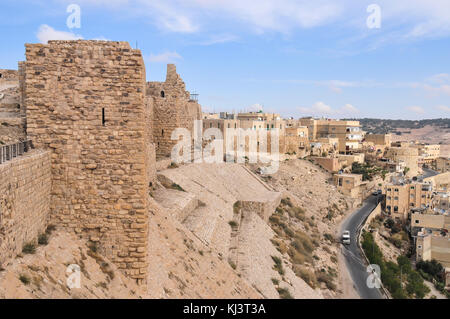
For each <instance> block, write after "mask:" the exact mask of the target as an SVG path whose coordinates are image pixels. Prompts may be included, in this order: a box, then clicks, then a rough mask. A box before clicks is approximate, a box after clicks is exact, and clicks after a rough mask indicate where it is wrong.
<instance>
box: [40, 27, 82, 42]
mask: <svg viewBox="0 0 450 319" xmlns="http://www.w3.org/2000/svg"><path fill="white" fill-rule="evenodd" d="M36 36H37V38H38V39H39V41H40V42H41V43H47V42H48V41H49V40H79V39H83V37H82V36H81V35H78V34H74V33H72V32H66V31H58V30H55V29H53V28H52V27H50V26H48V25H46V24H43V25H41V26H40V27H39V30H38V32H37V35H36Z"/></svg>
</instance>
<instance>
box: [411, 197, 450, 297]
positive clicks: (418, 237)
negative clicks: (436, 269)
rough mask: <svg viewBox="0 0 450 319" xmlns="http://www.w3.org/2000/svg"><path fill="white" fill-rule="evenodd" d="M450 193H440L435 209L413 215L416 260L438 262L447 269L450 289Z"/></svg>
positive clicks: (412, 227)
mask: <svg viewBox="0 0 450 319" xmlns="http://www.w3.org/2000/svg"><path fill="white" fill-rule="evenodd" d="M448 195H449V194H448V193H438V194H436V196H435V198H434V200H433V209H426V210H420V211H418V212H413V214H411V235H412V236H413V237H414V238H415V242H416V259H417V260H425V261H429V260H432V259H435V260H437V261H438V262H439V263H440V264H442V266H444V267H445V268H446V286H447V289H449V288H450V237H449V233H448V231H449V229H450V215H449V206H448V197H449V196H448Z"/></svg>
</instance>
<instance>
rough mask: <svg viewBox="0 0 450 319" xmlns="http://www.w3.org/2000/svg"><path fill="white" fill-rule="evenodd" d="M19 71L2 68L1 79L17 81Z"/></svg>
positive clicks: (0, 70) (0, 71)
mask: <svg viewBox="0 0 450 319" xmlns="http://www.w3.org/2000/svg"><path fill="white" fill-rule="evenodd" d="M17 80H18V73H17V71H16V70H7V69H0V81H17Z"/></svg>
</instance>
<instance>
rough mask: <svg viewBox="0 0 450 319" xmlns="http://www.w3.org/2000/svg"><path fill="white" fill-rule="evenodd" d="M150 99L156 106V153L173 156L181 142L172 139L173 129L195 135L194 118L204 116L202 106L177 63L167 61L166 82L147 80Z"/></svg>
mask: <svg viewBox="0 0 450 319" xmlns="http://www.w3.org/2000/svg"><path fill="white" fill-rule="evenodd" d="M146 103H147V105H148V108H149V109H151V110H152V119H151V130H152V132H153V133H152V142H153V143H154V144H155V147H156V150H155V152H156V157H157V158H158V159H160V158H164V157H169V156H170V154H171V151H172V149H173V147H174V145H175V144H176V143H177V141H176V140H172V139H171V137H172V132H173V130H175V129H176V128H185V129H188V130H189V131H190V132H191V134H192V135H191V136H192V138H193V127H194V121H195V120H201V118H202V111H201V107H200V105H199V104H198V103H197V101H196V100H193V99H191V95H190V93H189V92H188V91H186V86H185V84H184V82H183V80H182V79H181V77H180V76H179V75H178V74H177V71H176V67H175V65H173V64H169V65H167V75H166V81H165V82H148V83H147V101H146Z"/></svg>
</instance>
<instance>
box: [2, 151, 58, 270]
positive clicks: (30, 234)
mask: <svg viewBox="0 0 450 319" xmlns="http://www.w3.org/2000/svg"><path fill="white" fill-rule="evenodd" d="M50 167H51V164H50V152H49V151H41V150H33V151H31V152H29V153H26V154H25V155H22V156H20V157H17V158H14V159H13V160H11V161H8V162H5V163H3V164H1V165H0V267H1V266H2V264H3V262H5V261H6V260H7V259H9V258H12V257H15V256H16V255H17V254H19V253H21V252H22V248H23V246H24V245H25V244H26V243H29V242H36V240H37V238H38V235H39V234H41V233H43V232H44V231H45V228H46V226H47V222H48V215H49V212H50V188H51V173H50Z"/></svg>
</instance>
